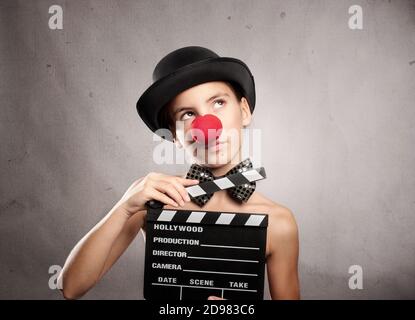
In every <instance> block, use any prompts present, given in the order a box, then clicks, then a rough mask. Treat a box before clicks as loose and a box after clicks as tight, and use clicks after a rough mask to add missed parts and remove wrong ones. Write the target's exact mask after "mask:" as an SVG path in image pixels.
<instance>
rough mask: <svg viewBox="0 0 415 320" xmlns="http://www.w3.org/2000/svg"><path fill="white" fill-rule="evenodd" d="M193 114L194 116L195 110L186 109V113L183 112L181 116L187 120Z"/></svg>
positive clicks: (181, 118)
mask: <svg viewBox="0 0 415 320" xmlns="http://www.w3.org/2000/svg"><path fill="white" fill-rule="evenodd" d="M192 116H194V112H193V111H186V112H185V113H183V114H182V116H181V117H180V120H187V119H190V118H191V117H192Z"/></svg>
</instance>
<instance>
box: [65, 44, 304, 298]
mask: <svg viewBox="0 0 415 320" xmlns="http://www.w3.org/2000/svg"><path fill="white" fill-rule="evenodd" d="M153 80H154V83H153V84H152V85H151V86H150V87H149V88H148V89H147V90H146V91H145V92H144V93H143V94H142V96H141V97H140V99H139V100H138V102H137V110H138V113H139V115H140V117H141V118H142V119H143V121H144V122H145V123H146V125H147V126H148V127H149V128H150V129H151V130H152V131H153V132H155V133H156V134H158V135H160V136H162V137H163V138H165V139H167V140H170V141H172V142H174V144H175V145H176V146H177V147H178V148H184V150H185V151H186V152H187V154H189V155H190V156H191V158H192V160H193V162H194V163H195V164H194V165H196V164H197V165H199V166H202V167H203V168H208V169H209V170H210V171H211V173H212V174H213V175H214V176H215V177H218V176H222V175H225V174H226V173H227V172H229V171H230V170H231V169H235V168H239V167H247V166H252V164H251V163H250V159H249V158H248V159H242V158H241V156H242V155H241V145H242V135H241V131H242V129H243V128H244V127H246V126H248V125H249V123H250V122H251V117H252V112H253V110H254V107H255V85H254V78H253V76H252V74H251V72H250V71H249V69H248V67H247V66H246V65H245V64H244V63H243V62H242V61H240V60H238V59H234V58H227V57H219V56H218V55H217V54H216V53H214V52H213V51H211V50H209V49H206V48H203V47H196V46H192V47H184V48H181V49H177V50H175V51H173V52H171V53H169V54H168V55H167V56H165V57H164V58H163V59H162V60H161V61H160V62H159V63H158V64H157V66H156V68H155V70H154V72H153ZM205 115H213V116H216V117H217V118H218V119H219V120H218V121H220V123H221V125H222V131H220V132H219V133H220V134H218V135H217V136H215V139H213V143H211V142H208V143H206V141H205V143H200V141H198V140H197V138H196V140H197V141H195V140H194V139H192V138H191V137H190V138H189V134H190V133H192V130H191V128H192V122H193V120H194V119H196V117H198V118H199V119H202V118H200V117H203V116H205ZM163 128H164V129H167V128H168V129H170V130H171V134H169V133H170V131H166V130H160V129H163ZM231 133H232V134H231ZM209 141H211V140H209ZM192 167H193V166H192ZM190 176H191V174H190V172H189V174H188V177H190ZM197 183H199V181H198V180H194V179H187V178H184V177H176V176H170V175H165V174H162V173H155V172H152V173H149V174H147V175H146V176H145V177H142V178H140V179H138V180H136V181H135V182H134V183H133V184H132V185H131V186H130V187H129V188H128V190H127V191H126V192H125V194H124V195H123V197H122V198H121V199H120V200H119V201H118V202H117V203H116V204H115V206H114V207H113V208H112V209H111V210H110V212H109V213H108V214H107V215H106V216H105V217H104V218H103V219H102V220H101V221H100V222H99V223H98V224H97V225H96V226H95V227H94V228H93V229H92V230H91V231H89V232H88V233H87V234H86V235H85V236H84V237H83V238H82V239H81V240H80V241H79V243H78V244H77V245H76V246H75V248H74V249H73V250H72V251H71V253H70V255H69V257H68V258H67V260H66V263H65V265H64V267H63V269H62V272H61V274H60V277H59V279H58V282H60V284H61V287H62V289H61V290H62V292H63V295H64V297H65V298H67V299H76V298H79V297H81V296H82V295H83V294H85V293H86V292H87V291H88V290H89V289H91V288H92V287H93V286H94V285H95V284H96V283H97V282H98V281H99V280H100V279H101V278H102V277H103V276H104V274H105V273H106V272H107V271H108V270H109V269H110V268H111V266H112V265H113V264H114V263H115V262H116V261H117V259H118V258H119V257H120V256H121V254H122V253H123V252H124V251H125V250H126V248H127V247H128V246H129V244H130V243H131V242H132V241H133V240H134V238H135V237H136V235H137V234H138V232H139V231H140V230H142V232H143V234H144V235H145V215H146V202H147V201H149V200H157V201H160V202H162V203H164V204H165V206H164V208H166V209H169V208H170V209H171V208H179V209H187V210H200V209H201V208H203V210H206V211H227V212H229V211H230V212H241V213H243V212H250V213H252V212H260V213H267V214H268V219H269V221H268V231H267V244H266V263H267V274H268V281H269V289H270V293H271V298H272V299H299V298H300V292H299V280H298V271H297V268H298V266H297V265H298V252H299V245H298V230H297V225H296V222H295V219H294V216H293V214H292V213H291V211H290V210H289V209H288V208H286V207H284V206H282V205H280V204H277V203H275V202H273V201H271V200H269V199H267V198H266V197H264V196H263V195H261V194H260V193H258V192H254V189H255V185H249V186H248V188H250V190H251V191H250V192H249V193H248V196H245V198H244V199H242V200H243V201H238V200H237V199H235V197H232V196H231V195H230V193H229V192H228V191H227V190H222V191H218V192H215V193H214V194H213V195H212V196H211V197H210V198H202V199H201V202H198V203H196V202H193V201H191V199H190V198H189V195H188V194H187V191H186V189H185V187H188V186H192V185H196V184H197ZM251 184H252V183H251ZM165 298H167V299H168V297H165ZM209 299H220V298H219V297H214V296H211V297H209Z"/></svg>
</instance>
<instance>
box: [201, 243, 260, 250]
mask: <svg viewBox="0 0 415 320" xmlns="http://www.w3.org/2000/svg"><path fill="white" fill-rule="evenodd" d="M200 246H201V247H218V248H232V249H247V250H259V248H256V247H237V246H221V245H218V244H201V245H200Z"/></svg>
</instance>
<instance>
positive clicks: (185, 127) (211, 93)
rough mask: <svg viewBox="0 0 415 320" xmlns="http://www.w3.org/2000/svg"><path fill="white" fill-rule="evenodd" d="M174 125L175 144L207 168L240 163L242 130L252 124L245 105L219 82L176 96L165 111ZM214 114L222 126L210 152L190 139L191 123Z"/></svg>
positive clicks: (246, 103)
mask: <svg viewBox="0 0 415 320" xmlns="http://www.w3.org/2000/svg"><path fill="white" fill-rule="evenodd" d="M168 112H169V113H170V119H172V121H173V122H174V124H173V128H174V130H175V132H173V134H174V137H175V138H174V142H175V144H176V145H177V146H178V147H179V148H181V147H184V148H185V151H186V153H187V154H188V155H190V156H191V157H192V158H193V160H194V162H196V163H199V164H203V165H206V166H208V167H220V166H222V165H224V164H227V163H229V162H231V161H234V162H235V163H238V162H239V161H240V159H239V158H240V157H239V156H240V149H241V144H242V142H241V136H242V135H241V129H242V128H243V127H245V126H247V125H249V123H250V122H251V112H250V108H249V105H248V101H247V100H246V99H245V98H244V97H243V98H242V99H241V100H240V101H238V99H237V97H236V95H235V93H234V92H233V90H232V88H231V87H230V86H229V85H228V84H227V83H226V82H222V81H212V82H206V83H202V84H200V85H197V86H194V87H192V88H190V89H187V90H185V91H183V92H181V93H180V94H179V95H177V96H176V97H175V98H174V99H173V100H172V101H171V102H170V103H169V107H168ZM206 114H213V115H215V116H217V117H218V118H219V119H220V121H221V122H222V127H223V129H222V133H221V135H220V137H219V138H218V140H217V141H218V143H217V144H216V145H215V144H213V145H212V146H209V148H206V147H205V146H204V145H203V144H199V143H195V142H194V141H193V140H192V138H191V132H190V128H191V123H192V121H193V120H194V119H195V117H197V116H203V115H206Z"/></svg>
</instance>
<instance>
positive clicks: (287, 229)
mask: <svg viewBox="0 0 415 320" xmlns="http://www.w3.org/2000/svg"><path fill="white" fill-rule="evenodd" d="M255 195H256V197H255V206H256V207H257V208H258V210H259V211H260V212H265V213H267V214H268V233H270V236H271V237H272V238H273V240H274V241H279V242H281V241H296V239H297V237H298V227H297V222H296V220H295V216H294V213H293V212H292V211H291V210H290V209H289V208H287V207H286V206H284V205H282V204H280V203H277V202H275V201H272V200H271V199H269V198H267V197H265V196H264V195H262V194H260V193H258V192H255Z"/></svg>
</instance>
